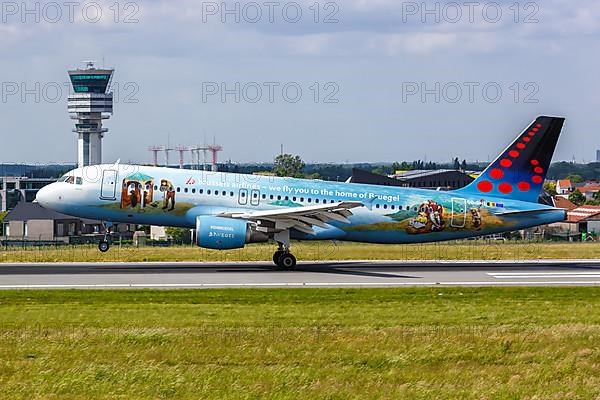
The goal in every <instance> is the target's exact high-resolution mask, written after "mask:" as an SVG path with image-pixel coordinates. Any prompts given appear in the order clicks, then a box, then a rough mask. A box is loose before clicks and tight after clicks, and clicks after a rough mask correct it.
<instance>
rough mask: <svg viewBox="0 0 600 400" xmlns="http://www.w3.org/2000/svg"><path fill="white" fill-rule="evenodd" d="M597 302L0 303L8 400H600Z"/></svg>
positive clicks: (596, 295)
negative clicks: (348, 399)
mask: <svg viewBox="0 0 600 400" xmlns="http://www.w3.org/2000/svg"><path fill="white" fill-rule="evenodd" d="M599 396H600V290H599V289H598V288H485V289H474V288H419V289H373V290H371V289H363V290H359V289H356V290H342V289H331V290H329V289H327V290H312V289H299V290H285V289H281V290H259V289H237V290H206V291H203V290H199V291H184V290H182V291H3V292H0V398H1V399H61V400H62V399H91V398H93V399H130V398H131V399H240V398H241V399H262V398H276V399H320V398H326V399H347V398H355V399H365V398H377V399H381V398H385V399H457V398H461V399H492V398H493V399H598V398H599Z"/></svg>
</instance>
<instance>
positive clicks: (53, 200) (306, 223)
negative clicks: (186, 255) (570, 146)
mask: <svg viewBox="0 0 600 400" xmlns="http://www.w3.org/2000/svg"><path fill="white" fill-rule="evenodd" d="M563 123H564V118H555V117H538V118H537V119H536V120H535V121H534V122H532V123H531V124H530V125H529V126H528V127H527V129H526V130H525V131H523V132H522V133H521V134H520V135H519V136H518V137H517V138H516V140H514V141H513V142H512V143H511V144H510V145H509V146H508V147H507V148H506V149H505V150H504V151H503V152H502V153H501V154H500V155H499V156H498V158H497V159H496V160H495V161H494V162H492V163H491V164H490V165H489V167H488V168H487V169H486V170H485V171H484V172H483V173H482V174H481V175H480V176H479V177H478V178H477V179H476V180H475V181H473V182H472V183H471V184H469V185H468V186H466V187H464V188H462V189H459V190H454V191H448V192H443V191H435V190H427V189H415V188H405V187H387V186H376V185H363V184H353V183H339V182H325V181H320V180H306V179H292V178H279V177H271V176H256V175H241V174H231V173H221V172H204V171H191V170H182V169H169V168H158V167H145V166H136V165H122V164H119V163H118V162H117V163H116V164H114V165H100V166H92V167H85V168H79V169H75V170H73V171H71V172H69V173H68V174H66V175H65V176H63V177H62V178H61V179H59V180H58V182H56V183H53V184H51V185H49V186H46V187H44V188H43V189H41V190H40V191H39V193H38V195H37V201H38V202H39V203H40V204H41V205H42V206H43V207H45V208H48V209H52V210H55V211H58V212H61V213H64V214H68V215H73V216H76V217H80V218H89V219H95V220H101V221H105V224H106V226H107V227H110V226H111V224H112V223H113V222H124V223H130V224H145V225H162V226H176V227H186V228H195V229H196V242H197V244H198V246H200V247H205V248H209V249H236V248H242V247H244V246H245V245H246V244H248V243H255V242H265V241H268V240H269V239H273V240H274V241H276V242H277V244H278V250H277V251H275V253H274V254H273V261H274V262H275V264H276V265H277V266H279V267H280V268H286V269H291V268H293V267H294V266H295V265H296V258H295V257H294V256H293V255H292V253H291V252H290V239H300V240H344V241H354V242H368V243H390V244H391V243H423V242H434V241H442V240H452V239H463V238H468V237H473V236H480V235H489V234H496V233H501V232H506V231H514V230H519V229H523V228H528V227H532V226H536V225H542V224H548V223H552V222H558V221H563V220H564V219H565V210H562V209H557V208H553V207H549V206H545V205H542V204H539V203H538V202H537V201H538V197H539V194H540V191H541V189H542V185H543V183H544V178H545V176H546V172H547V170H548V167H549V166H550V161H551V159H552V154H553V153H554V149H555V147H556V143H557V141H558V137H559V135H560V132H561V129H562V126H563ZM108 232H109V229H107V233H108ZM99 249H100V250H101V251H103V252H104V251H108V249H109V242H108V234H107V235H105V238H104V240H103V241H102V242H101V243H100V244H99Z"/></svg>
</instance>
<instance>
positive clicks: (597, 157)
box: [596, 150, 600, 162]
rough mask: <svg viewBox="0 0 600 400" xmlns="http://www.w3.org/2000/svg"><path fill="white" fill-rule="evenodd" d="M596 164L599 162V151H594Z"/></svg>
mask: <svg viewBox="0 0 600 400" xmlns="http://www.w3.org/2000/svg"><path fill="white" fill-rule="evenodd" d="M596 162H600V150H596Z"/></svg>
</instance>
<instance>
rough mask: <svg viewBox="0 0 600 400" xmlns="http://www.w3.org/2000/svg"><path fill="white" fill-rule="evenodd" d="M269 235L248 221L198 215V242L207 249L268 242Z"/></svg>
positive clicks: (238, 247) (230, 247)
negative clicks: (259, 230)
mask: <svg viewBox="0 0 600 400" xmlns="http://www.w3.org/2000/svg"><path fill="white" fill-rule="evenodd" d="M267 240H269V237H268V236H267V235H266V234H264V233H262V232H257V231H256V230H255V229H254V225H253V224H251V223H249V222H248V221H245V220H241V219H234V218H224V217H212V216H201V217H196V244H197V245H198V246H200V247H204V248H207V249H217V250H230V249H240V248H242V247H244V246H245V245H246V244H248V243H259V242H266V241H267Z"/></svg>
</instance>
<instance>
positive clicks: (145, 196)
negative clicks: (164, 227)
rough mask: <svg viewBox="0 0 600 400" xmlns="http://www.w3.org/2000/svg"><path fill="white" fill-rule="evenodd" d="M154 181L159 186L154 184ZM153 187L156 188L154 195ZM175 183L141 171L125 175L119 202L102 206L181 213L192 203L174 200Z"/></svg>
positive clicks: (189, 207)
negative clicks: (155, 177)
mask: <svg viewBox="0 0 600 400" xmlns="http://www.w3.org/2000/svg"><path fill="white" fill-rule="evenodd" d="M155 182H156V183H157V185H158V183H160V186H155ZM155 188H156V189H158V192H160V194H158V193H157V195H156V196H155V194H154V191H155ZM175 197H176V190H175V185H173V183H172V182H171V181H170V180H168V179H154V177H152V176H149V175H146V174H144V173H141V172H136V173H135V174H131V175H129V176H127V177H126V178H125V179H123V181H122V186H121V199H120V204H114V205H109V204H107V205H106V206H104V207H108V208H113V207H115V206H116V207H119V208H120V209H121V210H127V211H132V210H133V211H136V212H137V213H150V214H156V213H159V212H160V213H168V214H175V215H183V214H185V213H186V212H187V211H188V210H190V209H191V208H192V207H194V205H193V204H189V203H183V202H176V201H175Z"/></svg>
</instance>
